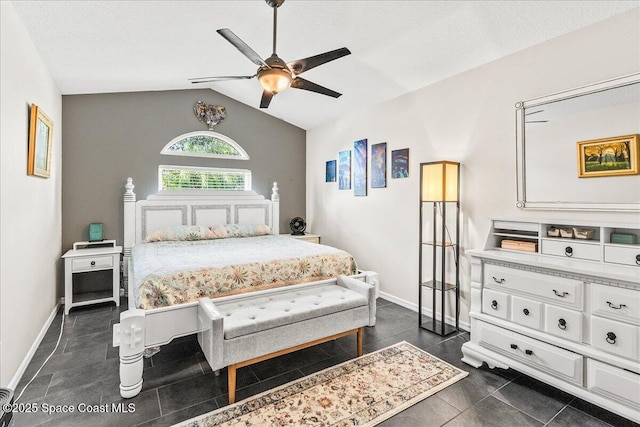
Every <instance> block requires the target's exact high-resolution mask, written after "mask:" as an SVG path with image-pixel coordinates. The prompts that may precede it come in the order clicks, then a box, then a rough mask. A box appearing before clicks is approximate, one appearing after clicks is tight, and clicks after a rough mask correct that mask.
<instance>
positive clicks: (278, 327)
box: [198, 276, 376, 403]
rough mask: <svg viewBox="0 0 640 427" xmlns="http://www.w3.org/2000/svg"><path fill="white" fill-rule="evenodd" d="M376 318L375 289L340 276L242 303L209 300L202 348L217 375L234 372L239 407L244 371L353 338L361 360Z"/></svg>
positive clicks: (204, 303) (204, 304)
mask: <svg viewBox="0 0 640 427" xmlns="http://www.w3.org/2000/svg"><path fill="white" fill-rule="evenodd" d="M375 316H376V306H375V287H374V286H372V285H369V284H367V283H364V282H362V281H360V280H358V279H354V278H351V277H347V276H340V277H338V278H337V279H332V280H326V281H322V282H317V283H313V284H306V285H296V286H292V287H288V288H279V289H275V290H271V291H268V292H266V293H256V294H250V295H243V297H242V298H240V299H237V298H235V299H228V300H222V301H219V300H216V302H215V303H214V302H213V301H212V300H211V299H209V298H203V299H202V300H200V305H199V307H198V327H199V330H200V331H201V332H199V333H198V342H199V343H200V346H201V347H202V350H203V352H204V355H205V358H206V359H207V362H208V363H209V365H210V366H211V369H213V370H214V371H217V370H219V369H221V368H224V367H227V368H228V382H229V403H233V402H234V401H235V382H236V370H237V369H238V368H241V367H243V366H247V365H250V364H253V363H256V362H259V361H262V360H266V359H269V358H272V357H276V356H280V355H282V354H286V353H290V352H292V351H296V350H300V349H303V348H306V347H310V346H313V345H316V344H320V343H322V342H326V341H330V340H333V339H336V338H339V337H342V336H346V335H350V334H356V335H357V354H358V356H360V355H362V331H363V327H364V326H373V325H375Z"/></svg>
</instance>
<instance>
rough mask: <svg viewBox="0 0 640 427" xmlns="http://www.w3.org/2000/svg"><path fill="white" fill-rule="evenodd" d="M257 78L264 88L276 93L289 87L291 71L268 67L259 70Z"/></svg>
mask: <svg viewBox="0 0 640 427" xmlns="http://www.w3.org/2000/svg"><path fill="white" fill-rule="evenodd" d="M258 80H260V84H261V85H262V87H263V88H264V90H267V91H269V92H271V93H273V94H276V93H279V92H282V91H283V90H285V89H286V88H288V87H289V85H290V84H291V73H290V72H288V71H286V70H283V69H282V68H268V69H265V70H262V71H260V73H259V75H258Z"/></svg>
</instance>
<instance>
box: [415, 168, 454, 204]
mask: <svg viewBox="0 0 640 427" xmlns="http://www.w3.org/2000/svg"><path fill="white" fill-rule="evenodd" d="M420 167H421V171H420V179H421V182H420V188H421V198H422V199H421V200H422V201H423V202H457V201H458V197H459V192H460V191H459V188H460V187H459V178H460V163H457V162H450V161H448V160H442V161H438V162H430V163H421V164H420Z"/></svg>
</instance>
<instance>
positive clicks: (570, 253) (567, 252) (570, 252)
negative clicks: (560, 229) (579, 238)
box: [564, 246, 573, 257]
mask: <svg viewBox="0 0 640 427" xmlns="http://www.w3.org/2000/svg"><path fill="white" fill-rule="evenodd" d="M564 254H565V255H566V256H568V257H571V256H573V248H572V247H571V246H567V247H566V248H564Z"/></svg>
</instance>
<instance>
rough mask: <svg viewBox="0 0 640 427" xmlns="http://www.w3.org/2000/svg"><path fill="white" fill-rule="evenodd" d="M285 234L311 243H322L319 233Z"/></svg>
mask: <svg viewBox="0 0 640 427" xmlns="http://www.w3.org/2000/svg"><path fill="white" fill-rule="evenodd" d="M285 236H289V237H293V238H294V239H298V240H304V241H306V242H311V243H320V235H319V234H285Z"/></svg>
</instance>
